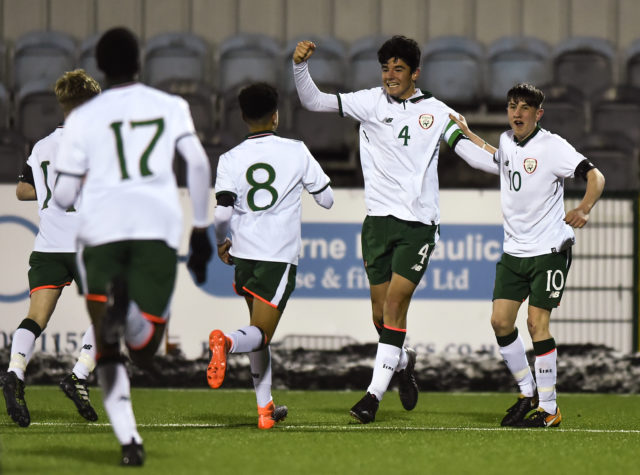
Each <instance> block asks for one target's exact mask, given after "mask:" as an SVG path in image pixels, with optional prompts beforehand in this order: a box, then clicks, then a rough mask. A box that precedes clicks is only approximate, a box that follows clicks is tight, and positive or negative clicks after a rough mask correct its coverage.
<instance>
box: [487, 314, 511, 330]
mask: <svg viewBox="0 0 640 475" xmlns="http://www.w3.org/2000/svg"><path fill="white" fill-rule="evenodd" d="M491 327H492V328H493V331H494V333H495V334H496V335H505V334H507V333H509V332H510V331H511V330H513V322H511V321H510V320H508V319H506V318H504V317H502V316H501V315H496V314H495V313H494V314H493V315H491Z"/></svg>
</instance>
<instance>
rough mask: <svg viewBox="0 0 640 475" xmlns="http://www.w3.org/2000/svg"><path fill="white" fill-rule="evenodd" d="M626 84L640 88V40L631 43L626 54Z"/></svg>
mask: <svg viewBox="0 0 640 475" xmlns="http://www.w3.org/2000/svg"><path fill="white" fill-rule="evenodd" d="M624 64H625V69H626V82H627V84H628V85H629V86H634V87H640V38H638V39H637V40H635V41H634V42H632V43H631V45H630V46H629V48H627V50H626V52H625V59H624Z"/></svg>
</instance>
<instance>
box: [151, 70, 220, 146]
mask: <svg viewBox="0 0 640 475" xmlns="http://www.w3.org/2000/svg"><path fill="white" fill-rule="evenodd" d="M156 87H157V88H158V89H161V90H163V91H166V92H168V93H170V94H175V95H177V96H180V97H182V98H183V99H185V100H186V101H187V102H188V103H189V108H190V109H191V117H192V118H193V124H194V126H195V128H196V132H197V133H198V138H199V139H200V140H201V141H203V142H209V141H211V140H213V135H214V134H215V132H216V128H217V124H216V117H215V93H214V91H213V89H212V88H211V87H210V86H209V85H208V84H206V83H204V82H198V81H193V80H190V79H167V80H165V81H163V82H161V83H160V84H157V85H156Z"/></svg>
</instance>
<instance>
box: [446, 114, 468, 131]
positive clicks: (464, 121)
mask: <svg viewBox="0 0 640 475" xmlns="http://www.w3.org/2000/svg"><path fill="white" fill-rule="evenodd" d="M449 119H451V120H452V121H454V122H455V123H456V124H457V125H458V127H460V130H462V133H463V134H465V135H469V125H468V124H467V119H465V118H464V116H463V115H462V114H459V115H458V117H456V116H455V115H453V114H449Z"/></svg>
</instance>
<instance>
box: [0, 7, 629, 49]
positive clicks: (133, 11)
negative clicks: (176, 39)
mask: <svg viewBox="0 0 640 475" xmlns="http://www.w3.org/2000/svg"><path fill="white" fill-rule="evenodd" d="M0 15H1V19H0V38H2V39H3V40H4V41H5V42H7V41H8V42H13V41H14V40H15V39H16V38H17V37H18V36H20V35H21V34H23V33H26V32H28V31H32V30H47V29H51V30H59V31H63V32H67V33H69V34H71V35H72V36H74V37H76V38H78V39H82V38H86V37H88V36H90V35H92V34H94V33H96V32H100V31H104V30H105V29H106V28H109V27H112V26H115V25H125V26H127V27H129V28H131V29H133V30H134V31H135V32H136V33H137V34H138V35H139V36H140V37H141V38H142V39H147V38H149V37H151V36H154V35H155V34H157V33H161V32H166V31H189V32H193V33H196V34H198V35H201V36H203V37H204V38H206V39H207V40H208V41H209V42H211V44H212V45H214V46H215V45H216V44H217V43H219V42H220V41H221V40H223V39H224V38H226V37H228V36H231V35H234V34H237V33H264V34H268V35H271V36H273V37H275V38H277V39H279V40H281V41H282V42H285V41H287V40H289V39H291V38H293V37H295V36H297V35H299V34H329V35H333V36H335V37H337V38H340V39H342V40H344V41H346V42H351V41H353V40H355V39H358V38H360V37H363V36H367V35H372V34H384V35H391V34H396V33H402V34H405V35H407V36H411V37H413V38H415V39H416V40H418V42H425V41H427V40H428V39H430V38H434V37H437V36H442V35H464V36H468V37H471V38H474V39H477V40H479V41H480V42H483V43H485V44H488V43H490V42H491V41H493V40H495V39H497V38H499V37H501V36H513V35H521V34H523V35H529V36H534V37H538V38H540V39H543V40H545V41H547V42H549V43H550V44H552V45H553V44H556V43H558V42H559V41H561V40H563V39H565V38H568V37H571V36H583V35H585V36H596V37H600V38H605V39H607V40H609V41H611V42H612V43H613V45H614V46H615V47H617V48H618V49H624V48H626V47H627V46H628V45H629V44H630V43H631V41H633V40H634V39H636V38H638V37H639V36H640V35H639V33H638V30H637V25H638V21H639V20H640V2H638V1H637V0H536V1H535V2H531V1H525V0H395V1H391V2H383V1H382V0H0Z"/></svg>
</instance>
